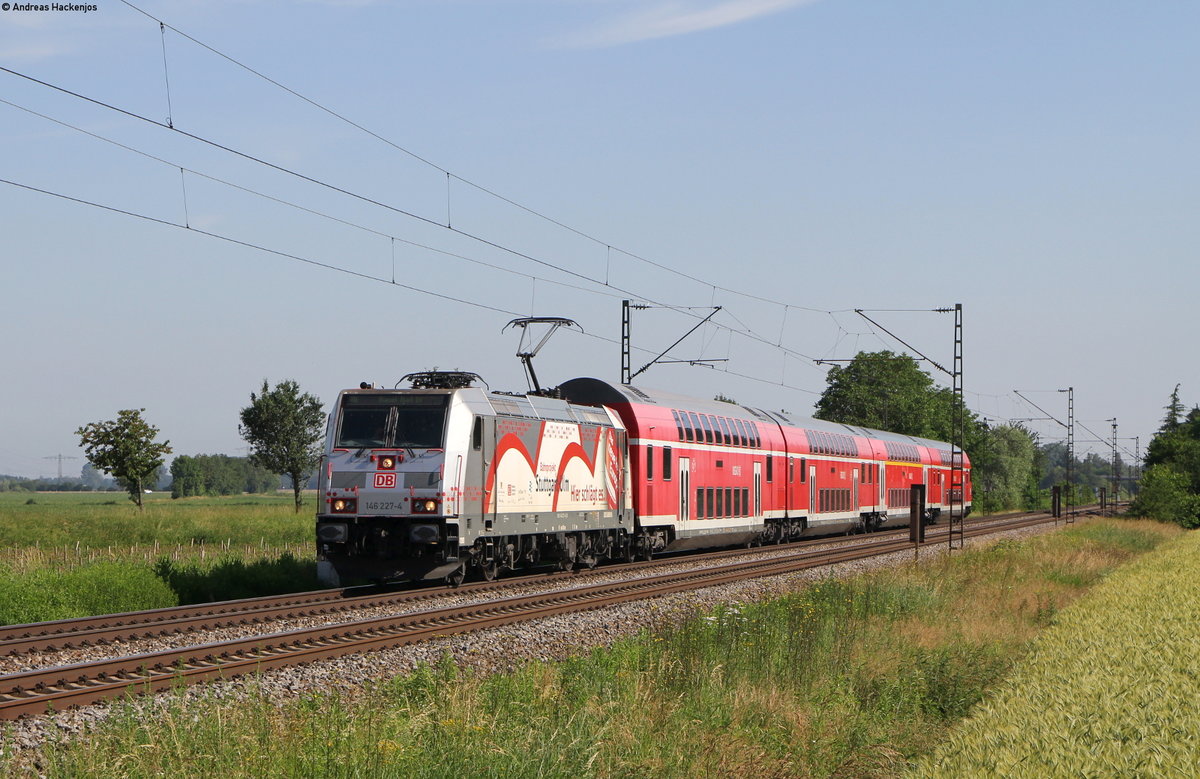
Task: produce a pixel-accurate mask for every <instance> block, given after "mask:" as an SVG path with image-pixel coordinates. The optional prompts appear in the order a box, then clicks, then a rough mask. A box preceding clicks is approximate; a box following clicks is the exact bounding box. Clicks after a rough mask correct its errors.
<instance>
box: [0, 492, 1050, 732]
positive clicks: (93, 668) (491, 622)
mask: <svg viewBox="0 0 1200 779" xmlns="http://www.w3.org/2000/svg"><path fill="white" fill-rule="evenodd" d="M1048 521H1051V518H1049V517H1045V516H1039V517H1033V518H1023V519H1019V520H1016V521H1012V522H1008V523H1005V524H1004V525H1003V529H1013V528H1019V527H1026V526H1030V525H1036V524H1042V523H1045V522H1048ZM998 529H1000V528H997V527H987V528H982V527H977V528H974V529H973V530H972V531H970V532H969V535H971V536H977V535H986V534H988V533H992V532H996V531H997V530H998ZM927 543H928V542H927ZM913 548H914V547H913V544H912V543H911V542H909V541H908V540H907V539H896V540H893V541H885V542H883V543H878V542H876V543H867V544H855V545H850V546H845V547H840V548H838V549H833V550H819V551H801V552H798V553H797V554H794V555H790V556H786V557H777V558H771V559H767V560H755V561H743V562H740V563H731V564H726V565H721V566H716V567H710V568H701V569H693V570H689V571H683V572H675V573H667V574H661V575H658V576H652V577H646V578H643V579H635V580H630V581H625V582H619V583H611V584H595V585H588V586H584V587H577V588H571V589H567V590H558V591H554V592H550V593H542V594H538V595H526V596H515V597H510V598H505V599H502V600H497V601H492V602H489V603H486V604H475V605H470V606H461V607H452V608H441V609H430V610H426V611H420V612H413V613H409V614H404V615H399V616H395V615H394V616H388V617H379V618H374V619H368V620H361V621H357V622H349V623H340V624H337V625H327V626H323V627H318V628H306V629H301V630H294V631H287V632H282V633H275V634H270V635H264V636H256V637H252V638H245V639H236V640H232V641H224V642H218V643H212V644H205V645H200V646H192V647H185V648H180V649H171V650H163V651H159V652H152V653H148V654H143V655H133V656H129V657H122V658H114V659H107V660H100V661H96V662H91V663H78V664H74V665H68V666H61V667H56V668H47V669H39V670H34V671H26V672H21V673H15V674H9V675H6V676H0V719H15V718H18V717H21V716H26V715H34V714H40V713H44V712H46V711H47V709H48V708H49V707H53V708H55V709H61V708H68V707H72V706H78V705H84V704H88V703H94V702H98V701H101V700H106V699H110V698H115V697H121V696H123V695H126V694H139V693H147V692H154V691H160V690H164V689H168V688H171V687H175V686H178V685H182V684H191V683H196V682H200V681H204V680H208V679H215V678H232V677H236V676H241V675H245V674H252V673H258V672H261V671H266V670H270V669H273V668H278V667H285V666H294V665H303V664H307V663H311V662H314V661H317V660H323V659H328V658H333V657H338V656H342V655H346V654H353V653H358V652H365V651H372V650H377V649H385V648H391V647H396V646H403V645H405V644H411V643H415V642H419V641H424V640H428V639H430V638H435V637H438V636H445V635H452V634H457V633H464V632H469V631H476V630H483V629H486V628H491V627H499V626H502V625H507V624H511V623H513V622H523V621H527V620H533V619H539V618H543V617H548V616H554V615H558V614H564V613H568V612H574V611H584V610H591V609H596V608H602V607H604V606H609V605H614V604H617V603H623V602H627V601H631V600H638V599H642V598H650V597H656V596H660V595H666V594H670V593H674V592H681V591H685V590H691V589H698V588H701V587H711V586H716V585H719V584H726V583H730V582H735V581H740V580H744V579H748V578H759V577H763V576H774V575H780V574H785V573H792V572H795V571H799V570H804V569H806V568H813V567H819V566H825V565H831V564H834V563H837V562H844V561H847V560H858V559H864V558H868V557H874V556H878V555H882V554H888V553H891V552H896V551H905V550H909V549H913Z"/></svg>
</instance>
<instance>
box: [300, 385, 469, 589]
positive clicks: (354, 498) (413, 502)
mask: <svg viewBox="0 0 1200 779" xmlns="http://www.w3.org/2000/svg"><path fill="white" fill-rule="evenodd" d="M461 392H464V390H455V389H411V390H381V389H374V388H370V387H368V388H364V389H358V390H345V391H343V392H342V393H341V394H340V395H339V396H338V401H337V404H336V405H335V406H334V408H333V410H332V411H331V413H330V416H329V424H328V429H327V431H326V449H325V457H324V460H323V462H322V467H321V473H320V493H319V494H320V499H321V501H322V503H321V504H319V506H318V513H317V528H316V529H317V560H318V575H319V576H320V578H321V579H322V580H323V581H325V582H326V583H330V584H335V585H336V584H337V583H339V581H340V580H342V579H346V578H360V579H370V580H375V581H384V580H388V579H422V578H436V577H438V576H444V575H446V572H448V571H450V570H453V569H454V568H455V567H457V565H458V526H457V523H456V522H455V521H454V520H455V518H456V516H457V513H458V506H457V500H458V498H459V496H458V495H457V490H450V491H447V490H446V489H445V486H444V485H445V483H446V479H447V475H448V474H447V473H446V468H447V462H454V463H456V466H457V467H458V468H459V469H460V470H461V468H462V459H463V458H462V453H459V452H455V451H453V449H454V447H453V446H451V447H450V451H448V449H447V443H446V442H447V440H460V441H461V440H465V438H466V436H467V435H469V433H468V432H467V431H469V429H470V412H469V410H468V409H466V408H465V407H464V404H463V402H462V401H461V399H460V398H458V397H457V395H458V394H459V393H461ZM465 392H470V390H465ZM475 392H478V391H477V390H475ZM456 419H462V420H463V422H462V425H463V426H464V431H462V432H461V434H460V435H458V436H457V437H455V435H454V433H455V427H456V426H455V424H454V423H455V421H456ZM451 458H453V459H451ZM449 476H450V479H451V481H450V483H451V484H455V483H457V480H456V479H455V478H454V477H455V474H453V473H451V474H449Z"/></svg>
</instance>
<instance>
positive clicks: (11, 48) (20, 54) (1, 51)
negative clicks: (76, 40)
mask: <svg viewBox="0 0 1200 779" xmlns="http://www.w3.org/2000/svg"><path fill="white" fill-rule="evenodd" d="M70 51H71V49H70V47H68V46H65V45H63V44H61V43H48V42H33V41H30V42H28V43H15V44H11V45H4V46H0V61H2V62H11V63H25V62H38V61H40V60H47V59H51V58H53V57H60V56H62V55H64V54H68V53H70Z"/></svg>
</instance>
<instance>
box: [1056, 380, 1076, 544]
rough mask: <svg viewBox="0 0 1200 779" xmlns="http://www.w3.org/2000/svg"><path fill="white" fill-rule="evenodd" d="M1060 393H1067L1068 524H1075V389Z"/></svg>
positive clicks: (1068, 388)
mask: <svg viewBox="0 0 1200 779" xmlns="http://www.w3.org/2000/svg"><path fill="white" fill-rule="evenodd" d="M1059 392H1065V393H1067V522H1068V523H1070V522H1074V521H1075V518H1074V512H1073V511H1072V505H1073V502H1074V500H1073V499H1074V489H1073V488H1072V484H1071V468H1072V465H1073V464H1074V462H1075V388H1074V387H1067V388H1066V389H1065V390H1059Z"/></svg>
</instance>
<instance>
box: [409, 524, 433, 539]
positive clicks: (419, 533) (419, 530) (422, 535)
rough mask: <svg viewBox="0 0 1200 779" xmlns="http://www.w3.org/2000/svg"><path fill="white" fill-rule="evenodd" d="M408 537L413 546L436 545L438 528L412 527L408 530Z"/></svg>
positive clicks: (430, 526) (431, 526)
mask: <svg viewBox="0 0 1200 779" xmlns="http://www.w3.org/2000/svg"><path fill="white" fill-rule="evenodd" d="M408 537H409V540H411V541H412V542H413V543H414V544H436V543H437V542H438V526H437V525H413V526H412V527H410V528H409V529H408Z"/></svg>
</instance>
